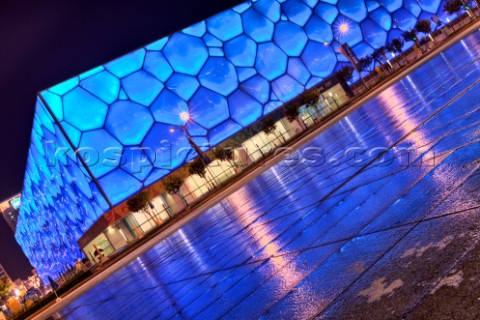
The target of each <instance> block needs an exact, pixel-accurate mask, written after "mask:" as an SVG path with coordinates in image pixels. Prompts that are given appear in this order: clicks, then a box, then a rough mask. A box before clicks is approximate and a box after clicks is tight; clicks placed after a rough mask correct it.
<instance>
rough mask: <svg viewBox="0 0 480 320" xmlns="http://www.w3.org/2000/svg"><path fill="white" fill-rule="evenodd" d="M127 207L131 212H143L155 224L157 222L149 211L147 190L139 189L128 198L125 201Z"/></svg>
mask: <svg viewBox="0 0 480 320" xmlns="http://www.w3.org/2000/svg"><path fill="white" fill-rule="evenodd" d="M127 206H128V209H129V210H130V211H131V212H143V213H145V214H146V215H148V216H149V217H150V219H152V220H153V221H155V224H157V225H158V224H159V222H158V221H157V219H155V218H154V217H153V215H152V213H151V211H150V197H149V196H148V192H146V191H141V192H139V193H137V194H136V195H134V196H133V197H131V198H130V199H128V201H127Z"/></svg>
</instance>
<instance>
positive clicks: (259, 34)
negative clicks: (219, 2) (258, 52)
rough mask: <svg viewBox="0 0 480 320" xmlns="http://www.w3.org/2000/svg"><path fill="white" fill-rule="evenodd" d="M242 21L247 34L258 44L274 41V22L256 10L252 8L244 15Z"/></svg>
mask: <svg viewBox="0 0 480 320" xmlns="http://www.w3.org/2000/svg"><path fill="white" fill-rule="evenodd" d="M242 21H243V26H244V29H245V33H246V34H247V35H249V36H250V37H251V38H252V39H253V40H255V41H256V42H264V41H270V40H272V34H273V22H272V21H270V20H268V19H267V18H266V17H265V16H263V15H262V14H261V13H259V12H258V11H257V10H255V9H254V8H250V9H248V10H247V11H246V12H244V13H243V14H242Z"/></svg>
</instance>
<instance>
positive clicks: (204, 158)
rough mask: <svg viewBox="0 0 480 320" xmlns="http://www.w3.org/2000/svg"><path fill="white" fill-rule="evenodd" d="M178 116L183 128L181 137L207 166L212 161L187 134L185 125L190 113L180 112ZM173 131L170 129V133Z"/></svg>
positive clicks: (189, 118) (190, 118)
mask: <svg viewBox="0 0 480 320" xmlns="http://www.w3.org/2000/svg"><path fill="white" fill-rule="evenodd" d="M179 116H180V119H181V120H182V121H183V126H182V131H183V135H184V136H185V138H187V140H188V143H189V144H190V145H191V146H192V148H193V149H194V150H195V151H196V152H197V154H198V156H199V157H200V159H202V161H203V163H204V164H205V165H208V164H209V163H210V162H212V160H211V159H210V158H209V157H208V156H207V154H206V153H205V152H203V150H202V149H201V148H200V147H199V146H198V145H197V144H196V143H195V141H193V139H192V137H190V135H189V134H188V132H187V124H188V122H189V121H191V120H192V117H191V116H190V113H188V111H182V112H180V115H179ZM173 131H174V129H173V128H171V129H170V132H173Z"/></svg>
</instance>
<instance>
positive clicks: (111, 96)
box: [80, 71, 120, 104]
mask: <svg viewBox="0 0 480 320" xmlns="http://www.w3.org/2000/svg"><path fill="white" fill-rule="evenodd" d="M80 86H81V87H82V88H84V89H85V90H87V91H88V92H90V93H92V94H94V95H95V96H97V97H99V98H100V99H102V100H103V101H105V102H106V103H108V104H110V103H112V102H114V101H115V100H117V98H118V93H119V91H120V80H118V78H117V77H115V76H114V75H112V74H111V73H110V72H108V71H102V72H99V73H96V74H94V75H93V76H91V77H88V78H86V79H84V80H82V81H81V82H80Z"/></svg>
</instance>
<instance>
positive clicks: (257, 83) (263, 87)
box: [240, 75, 270, 103]
mask: <svg viewBox="0 0 480 320" xmlns="http://www.w3.org/2000/svg"><path fill="white" fill-rule="evenodd" d="M240 88H242V90H244V91H245V92H247V93H248V94H250V95H251V96H252V97H254V98H255V99H257V100H258V101H260V102H261V103H265V102H267V101H268V99H269V98H270V83H269V82H268V80H267V79H265V78H264V77H262V76H259V75H257V76H255V77H253V78H251V79H248V80H247V81H245V82H243V83H242V84H241V85H240Z"/></svg>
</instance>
